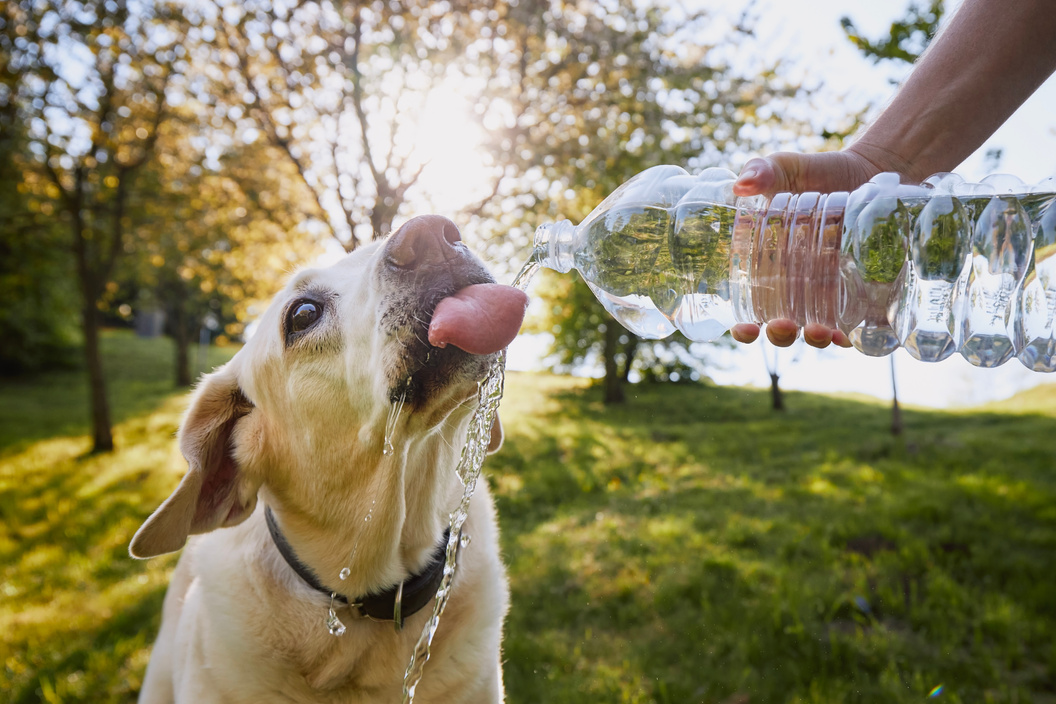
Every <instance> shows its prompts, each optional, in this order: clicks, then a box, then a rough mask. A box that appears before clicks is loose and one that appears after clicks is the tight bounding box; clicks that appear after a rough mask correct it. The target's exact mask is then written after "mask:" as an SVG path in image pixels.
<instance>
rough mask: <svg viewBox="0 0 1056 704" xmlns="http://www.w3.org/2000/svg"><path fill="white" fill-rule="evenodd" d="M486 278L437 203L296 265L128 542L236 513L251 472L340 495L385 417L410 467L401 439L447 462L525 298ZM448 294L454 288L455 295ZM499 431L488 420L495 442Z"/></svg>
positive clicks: (255, 478)
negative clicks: (392, 229) (428, 212)
mask: <svg viewBox="0 0 1056 704" xmlns="http://www.w3.org/2000/svg"><path fill="white" fill-rule="evenodd" d="M493 282H494V279H493V278H492V276H491V275H490V273H489V272H488V271H487V270H486V269H485V268H484V266H483V265H482V264H481V263H480V262H479V261H478V260H477V259H476V258H475V257H474V256H473V255H472V254H471V253H470V252H469V251H468V250H467V249H466V247H465V245H464V244H463V243H462V242H461V239H460V237H459V233H458V229H457V228H456V226H455V225H454V223H452V222H450V221H449V220H446V219H445V218H440V217H437V216H421V217H418V218H414V219H413V220H411V221H409V222H408V223H406V224H405V225H404V226H403V227H402V228H400V229H399V230H398V231H397V232H396V233H394V234H393V235H392V236H391V237H390V238H389V239H388V240H386V241H384V242H378V243H374V244H372V245H370V246H368V247H364V248H361V249H359V250H356V251H355V252H353V253H352V254H350V255H348V256H347V257H345V258H344V259H342V260H341V261H339V262H338V263H336V264H334V265H332V266H330V267H328V268H325V269H310V270H306V271H303V272H301V273H299V274H298V275H296V276H295V277H294V278H293V279H292V280H291V281H290V282H289V284H288V285H287V286H286V288H285V289H284V291H283V292H282V293H281V294H279V295H278V296H277V297H276V298H275V300H274V301H273V302H272V304H271V305H270V307H269V308H268V310H267V312H266V313H265V314H264V315H263V317H262V318H261V319H260V321H259V324H258V327H257V331H256V333H255V334H254V335H253V337H252V338H251V339H250V340H249V341H248V342H247V343H246V345H245V347H244V348H243V349H242V350H240V351H239V352H238V354H236V355H235V357H234V358H233V359H232V360H231V361H230V362H229V363H228V364H227V365H225V366H224V367H222V368H221V369H219V370H218V371H216V372H214V373H213V374H210V375H209V376H207V377H206V378H205V380H204V381H203V383H202V384H201V386H200V387H199V388H198V390H197V392H196V394H195V396H194V399H193V400H192V403H191V407H190V410H189V411H188V413H187V416H186V418H185V419H184V422H183V425H182V426H181V429H180V449H181V451H182V452H183V455H184V457H185V458H186V459H187V462H188V465H189V470H188V472H187V474H186V476H185V477H184V479H183V481H182V482H181V483H180V486H179V487H178V488H177V489H176V491H175V492H174V493H173V494H172V496H170V497H169V498H168V499H167V500H166V501H165V503H164V504H163V505H162V506H161V507H160V508H159V509H158V510H157V511H156V512H155V513H154V514H153V515H152V516H151V517H150V518H149V519H148V520H147V522H146V523H144V525H143V527H142V528H140V530H139V532H138V533H137V534H136V536H135V537H134V538H133V540H132V544H131V547H130V550H131V553H132V555H133V556H136V557H150V556H153V555H158V554H161V553H165V552H172V551H174V550H178V549H180V548H181V547H182V546H183V544H184V542H185V541H186V538H187V536H188V535H189V534H196V533H204V532H208V531H210V530H213V529H215V528H219V527H223V526H231V525H236V524H238V523H240V522H242V521H243V520H245V519H246V518H247V517H248V516H249V515H250V514H251V513H252V511H253V508H254V506H255V505H256V497H257V492H258V490H259V489H260V487H261V486H262V485H265V486H267V487H268V488H269V489H270V490H271V491H272V492H273V493H275V494H278V495H281V496H283V497H290V499H289V500H290V501H292V502H294V503H295V504H296V503H298V502H299V503H301V504H303V505H301V506H296V508H297V509H299V510H302V511H312V510H313V507H312V506H311V502H318V501H326V500H328V498H329V500H332V501H335V502H336V501H340V500H341V499H342V497H343V496H345V495H346V492H347V490H348V488H349V487H353V488H354V486H355V485H357V484H362V485H366V483H367V482H368V481H371V477H372V476H373V475H374V474H375V473H377V472H378V471H379V467H384V466H385V464H386V462H385V461H383V454H384V453H383V450H384V442H385V435H386V426H387V425H389V426H392V425H393V424H395V426H396V427H395V429H393V428H392V427H390V431H393V434H394V440H395V442H396V445H397V448H396V450H395V451H394V452H393V453H392V454H394V455H396V457H394V458H392V459H391V460H388V462H389V464H393V463H394V462H399V461H400V459H401V453H402V460H403V464H402V465H400V466H401V467H405V466H408V462H407V457H406V455H407V453H408V452H412V453H414V452H417V453H418V455H422V456H428V457H429V458H430V459H431V461H434V463H435V461H436V460H440V461H447V460H448V459H450V458H447V455H449V454H451V452H453V451H454V448H455V447H457V446H458V445H460V439H459V438H457V435H458V433H459V432H460V431H461V432H463V433H464V429H465V423H466V420H467V419H468V414H469V413H470V412H471V411H472V409H473V408H474V407H475V403H474V399H475V395H476V388H477V382H478V381H479V380H481V379H482V378H483V377H484V376H485V374H486V373H487V371H488V369H489V367H490V365H492V364H493V363H494V361H495V357H496V355H497V353H498V351H499V350H500V349H501V348H502V347H505V345H506V344H507V343H508V342H509V339H507V338H512V335H513V334H516V327H517V326H519V324H520V316H522V315H523V301H522V302H521V303H520V311H519V313H518V311H517V310H516V308H517V304H516V301H518V300H520V299H518V298H516V297H510V296H509V294H508V291H507V292H503V291H500V290H493V289H492V288H491V287H489V286H487V285H488V284H492V283H493ZM482 285H483V286H482ZM502 288H505V287H502ZM481 289H483V291H481ZM467 291H476V292H477V293H474V294H466V293H465V292H467ZM456 294H459V296H460V297H461V299H463V300H461V303H455V304H452V303H451V301H455V300H456V299H457V298H458V297H456ZM510 301H514V304H513V305H512V306H511V305H510ZM441 302H445V303H444V305H441ZM438 305H439V306H441V307H442V308H443V309H444V311H447V312H443V313H440V312H437V308H438ZM449 309H453V310H454V312H451V311H450V310H449ZM434 313H437V315H436V320H434ZM441 318H443V320H441ZM513 318H515V320H513ZM441 328H443V330H441ZM511 329H512V333H511V332H510V330H511ZM430 340H432V341H433V343H435V344H430ZM447 343H450V344H447ZM459 346H462V347H466V348H467V349H470V350H471V351H472V352H475V353H476V354H471V353H469V352H466V351H464V350H463V349H460V348H459ZM394 406H395V407H401V406H402V408H403V411H402V412H401V413H400V414H399V415H398V416H393V411H394ZM394 418H395V420H394ZM401 440H403V441H405V442H404V443H402V444H401V442H400V441H401ZM500 442H501V428H500V427H499V426H498V423H497V422H496V424H495V427H494V428H493V430H492V446H493V447H497V446H498V444H499V443H500ZM444 448H447V449H446V450H445V449H444ZM418 463H419V464H421V462H418ZM401 471H402V469H401ZM409 481H413V478H411V479H409ZM419 483H421V482H419ZM326 509H327V507H326V506H322V507H320V510H322V511H323V512H325V511H326Z"/></svg>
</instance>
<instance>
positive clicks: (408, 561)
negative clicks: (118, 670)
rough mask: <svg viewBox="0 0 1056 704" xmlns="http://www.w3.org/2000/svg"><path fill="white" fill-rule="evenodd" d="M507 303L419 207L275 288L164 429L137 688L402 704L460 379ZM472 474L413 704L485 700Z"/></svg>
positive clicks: (142, 538)
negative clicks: (153, 596)
mask: <svg viewBox="0 0 1056 704" xmlns="http://www.w3.org/2000/svg"><path fill="white" fill-rule="evenodd" d="M525 301H526V299H525V298H524V295H523V294H522V293H521V292H520V291H517V290H516V289H511V288H509V287H505V286H499V285H497V284H494V283H493V279H492V277H491V276H490V274H489V273H488V272H487V271H486V270H485V269H484V267H483V266H482V265H481V264H480V262H478V261H477V260H476V259H475V258H474V257H473V256H472V255H471V254H470V253H469V252H468V251H467V250H466V248H465V246H464V244H463V243H462V242H461V239H460V237H459V233H458V229H457V228H456V227H455V225H454V224H453V223H452V222H450V221H449V220H446V219H444V218H440V217H437V216H422V217H419V218H415V219H413V220H411V221H409V222H408V223H407V224H405V225H404V226H403V227H402V228H400V230H398V231H397V232H396V233H395V234H393V235H392V236H391V237H390V238H389V239H388V240H386V241H384V242H379V243H375V244H373V245H371V246H368V247H364V248H362V249H359V250H357V251H355V252H353V253H352V254H350V255H348V256H347V257H346V258H344V259H343V260H342V261H340V262H339V263H337V264H335V265H333V266H331V267H329V268H326V269H318V270H308V271H304V272H301V273H300V274H299V275H297V276H295V277H294V278H293V280H292V281H290V283H289V284H288V285H287V286H286V289H285V290H284V292H283V293H282V294H280V295H279V296H278V297H277V298H276V299H275V301H274V302H273V303H272V304H271V306H270V307H269V308H268V310H267V312H266V313H265V314H264V316H263V318H262V319H261V321H260V326H259V329H258V332H257V333H256V334H255V335H254V336H253V338H252V339H251V340H250V341H249V342H248V343H247V344H246V346H245V347H244V348H243V349H242V350H240V351H239V352H238V354H237V355H235V357H234V358H233V359H232V360H231V361H230V362H229V363H228V364H227V365H225V366H224V367H222V368H221V369H219V370H218V371H216V372H214V373H213V374H211V375H209V376H208V377H206V379H205V380H204V382H203V383H202V384H201V386H200V387H199V389H198V390H197V392H196V394H195V396H194V399H193V401H192V404H191V408H190V410H189V411H188V413H187V416H186V418H185V420H184V422H183V425H182V427H181V430H180V439H179V442H180V449H181V451H182V452H183V454H184V456H185V457H186V459H187V462H188V465H189V470H188V472H187V474H186V476H185V477H184V478H183V480H182V481H181V483H180V485H179V486H178V487H177V488H176V490H175V491H174V492H173V494H172V495H171V496H170V497H169V498H168V499H167V500H166V501H165V502H164V503H163V504H162V506H161V507H160V508H158V510H157V511H156V512H155V513H154V514H153V515H152V516H150V518H149V519H148V520H147V521H146V523H144V524H143V526H142V527H141V528H140V529H139V531H138V532H137V533H136V535H135V537H134V538H133V540H132V544H131V548H130V552H131V553H132V555H133V556H134V557H138V558H147V557H151V556H154V555H159V554H162V553H167V552H172V551H175V550H179V549H181V548H183V554H182V556H181V557H180V561H179V564H178V565H177V567H176V571H175V573H174V575H173V578H172V582H171V584H170V586H169V591H168V593H167V595H166V597H165V606H164V612H163V616H162V624H161V631H160V633H159V635H158V639H157V642H156V644H155V646H154V651H153V654H152V656H151V660H150V665H149V666H148V668H147V673H146V678H145V681H144V683H143V690H142V693H141V695H140V701H141V702H151V703H154V702H188V703H193V704H206V703H208V702H217V703H219V702H224V703H227V704H234V703H236V702H247V703H249V702H252V703H253V704H259V703H260V702H384V703H385V704H392V703H393V702H399V701H400V699H401V692H402V682H403V673H404V670H405V668H406V667H407V664H408V661H409V660H410V657H411V652H412V650H413V647H414V644H415V642H416V640H417V639H418V636H419V633H420V631H421V630H422V627H423V625H424V624H425V622H426V620H427V619H428V618H429V615H430V613H431V611H432V604H433V597H434V595H435V592H436V587H437V585H438V584H439V580H440V577H441V576H442V573H443V548H444V544H445V542H446V534H445V530H446V528H447V525H448V519H449V515H450V513H451V511H452V510H453V509H454V508H455V507H456V506H457V505H458V502H459V499H460V497H461V493H462V485H461V483H460V482H459V479H458V477H457V475H456V473H455V471H454V469H455V466H456V465H457V462H458V458H459V453H460V449H461V447H462V445H463V442H464V439H465V433H466V429H467V425H468V420H469V416H470V414H471V412H472V411H473V410H474V408H475V406H476V388H477V382H478V380H480V379H482V378H483V376H484V375H485V373H486V371H487V369H488V367H489V365H490V364H491V363H492V361H493V360H494V358H495V354H496V353H497V352H498V351H499V350H501V349H502V348H503V347H505V346H506V344H508V343H509V342H510V340H511V339H512V338H513V336H514V335H516V332H517V328H518V327H519V325H520V321H521V318H522V317H523V314H524V305H525ZM401 399H403V401H404V403H403V408H402V411H401V412H400V413H399V414H398V416H396V417H395V419H394V420H393V421H390V423H389V424H390V425H391V427H390V428H389V431H390V432H389V433H387V432H386V425H387V420H388V419H389V418H390V411H392V410H393V408H394V404H396V405H398V404H399V402H400V400H401ZM393 422H394V424H393ZM386 435H391V447H387V446H386ZM500 442H501V429H500V428H499V427H498V423H496V425H495V427H494V428H493V429H492V442H491V446H492V448H496V447H497V446H498V444H499V443H500ZM478 486H479V488H478V489H477V492H476V494H475V496H474V497H473V499H472V502H471V504H470V511H469V516H468V519H467V520H466V522H465V525H464V529H463V534H464V535H469V536H471V537H472V541H471V542H468V543H464V546H463V547H462V548H461V549H460V551H459V557H458V561H459V566H458V570H457V573H456V576H455V580H454V582H453V585H452V588H451V592H450V598H449V601H448V605H447V610H446V611H445V612H444V617H443V619H442V621H441V623H440V626H439V629H438V631H437V633H436V636H435V639H434V641H433V646H432V656H431V658H430V660H429V665H428V667H427V668H426V671H425V677H424V678H423V679H422V681H421V683H420V685H419V686H418V689H417V691H416V695H415V701H416V702H419V704H427V703H429V702H498V701H501V700H502V698H503V690H502V671H501V668H500V639H501V634H502V621H503V617H504V615H505V612H506V607H507V600H508V593H507V586H506V577H505V573H504V569H503V566H502V563H501V562H500V559H499V547H498V531H497V528H496V524H495V513H494V509H493V506H492V500H491V497H490V495H489V493H488V490H487V486H486V484H484V483H483V482H481V483H480V484H479V485H478ZM188 536H193V537H190V538H188ZM346 568H347V569H346ZM331 593H334V594H336V595H337V596H336V598H335V599H334V601H333V606H334V610H335V612H336V615H337V617H338V618H339V619H340V620H341V621H342V622H343V623H344V624H345V625H346V626H347V630H346V631H345V632H344V633H343V634H342V635H339V636H335V635H332V634H331V633H330V631H329V630H328V628H327V625H326V621H327V614H328V608H329V607H330V605H331V597H330V594H331ZM401 625H402V628H400V627H399V626H401Z"/></svg>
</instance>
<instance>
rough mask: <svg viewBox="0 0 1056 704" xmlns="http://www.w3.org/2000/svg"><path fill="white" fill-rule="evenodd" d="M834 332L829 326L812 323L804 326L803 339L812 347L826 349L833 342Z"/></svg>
mask: <svg viewBox="0 0 1056 704" xmlns="http://www.w3.org/2000/svg"><path fill="white" fill-rule="evenodd" d="M832 333H833V329H832V328H830V327H828V326H825V325H820V324H819V323H810V324H809V325H807V326H806V327H805V328H803V340H804V341H805V342H806V343H807V344H808V345H810V346H811V347H817V348H818V349H824V348H826V347H828V346H829V344H830V343H831V342H832Z"/></svg>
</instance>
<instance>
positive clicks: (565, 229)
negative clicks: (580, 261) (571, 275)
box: [532, 220, 576, 274]
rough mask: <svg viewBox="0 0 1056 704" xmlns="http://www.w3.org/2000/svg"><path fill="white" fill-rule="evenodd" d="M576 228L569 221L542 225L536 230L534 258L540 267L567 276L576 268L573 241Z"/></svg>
mask: <svg viewBox="0 0 1056 704" xmlns="http://www.w3.org/2000/svg"><path fill="white" fill-rule="evenodd" d="M575 232H576V226H575V225H573V224H572V223H571V222H570V221H569V220H558V221H557V222H552V223H546V224H543V225H540V226H539V227H538V228H536V230H535V247H534V250H533V252H532V258H533V259H535V260H536V261H537V262H539V265H540V266H545V267H546V268H547V269H553V270H555V271H557V272H559V273H561V274H567V273H568V272H570V271H572V267H573V266H575V256H574V253H573V251H572V240H573V236H574V235H575Z"/></svg>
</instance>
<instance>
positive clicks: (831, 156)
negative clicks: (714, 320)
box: [730, 147, 882, 348]
mask: <svg viewBox="0 0 1056 704" xmlns="http://www.w3.org/2000/svg"><path fill="white" fill-rule="evenodd" d="M881 170H882V169H881V168H880V167H878V166H877V165H876V164H874V163H873V162H872V161H870V160H869V159H867V158H866V157H864V156H863V155H861V154H859V153H858V152H856V151H854V148H853V147H852V148H851V149H847V150H844V151H842V152H826V153H822V154H796V153H793V152H778V153H776V154H771V155H770V156H768V157H766V158H765V159H750V160H749V161H748V163H747V164H745V165H744V168H743V169H741V174H740V176H738V177H737V181H736V182H735V183H734V184H733V192H734V195H737V196H754V195H767V196H773V195H774V194H776V193H803V192H806V191H818V192H820V193H832V192H835V191H851V190H854V189H855V188H857V187H858V186H860V185H862V184H863V183H865V182H866V181H868V180H869V179H870V178H872V177H873V176H875V175H876V174H878V173H880V171H881ZM730 334H731V335H732V336H733V339H734V340H737V341H738V342H742V343H746V344H747V343H750V342H755V340H756V339H757V338H758V337H759V326H758V325H756V324H754V323H740V324H738V325H735V326H733V329H732V330H731V331H730ZM798 336H799V327H798V326H797V325H796V324H795V322H793V321H791V320H787V319H778V320H771V321H770V322H769V323H767V325H766V337H767V339H768V340H770V342H771V343H773V344H774V345H776V346H777V347H788V346H789V345H791V344H792V343H793V342H795V341H796V338H797V337H798ZM803 339H804V341H805V342H806V343H807V344H808V345H811V346H812V347H818V348H824V347H828V346H829V344H830V343H835V344H837V345H839V346H840V347H850V346H851V341H850V340H848V339H847V336H846V335H845V334H843V331H841V330H833V329H829V328H827V327H825V326H824V325H819V324H816V323H815V324H810V325H807V326H806V327H805V328H803Z"/></svg>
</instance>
